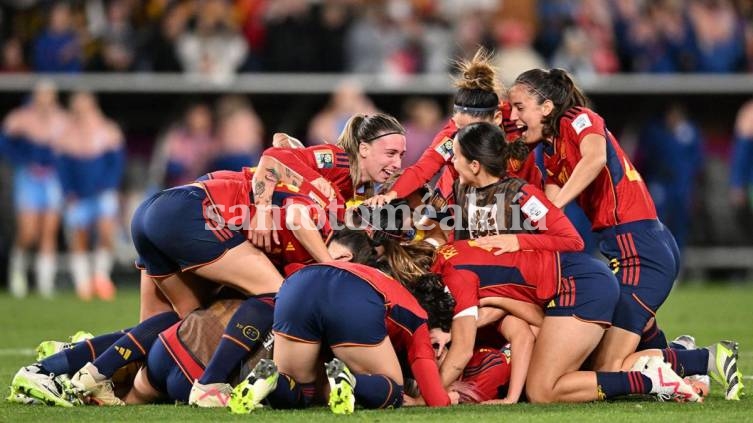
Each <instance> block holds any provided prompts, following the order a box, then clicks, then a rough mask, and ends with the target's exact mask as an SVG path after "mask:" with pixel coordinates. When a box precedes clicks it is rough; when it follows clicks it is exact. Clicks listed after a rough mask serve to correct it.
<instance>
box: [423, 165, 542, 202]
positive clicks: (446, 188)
mask: <svg viewBox="0 0 753 423" xmlns="http://www.w3.org/2000/svg"><path fill="white" fill-rule="evenodd" d="M507 176H509V177H511V178H518V179H523V180H525V181H526V182H528V183H529V184H531V185H533V186H535V187H536V188H538V189H543V188H544V176H543V175H542V174H541V169H539V167H538V166H537V165H536V157H535V156H534V154H533V153H530V154H529V155H528V156H527V157H526V159H525V161H523V162H519V161H517V160H516V161H514V162H510V163H508V164H507ZM457 179H458V173H457V171H455V167H454V166H452V165H450V166H448V167H446V168H445V169H444V170H443V171H442V174H441V175H439V180H437V184H436V187H435V188H434V190H435V195H436V196H439V197H440V198H442V199H443V200H444V203H445V204H456V203H455V195H454V193H453V192H452V188H453V185H454V184H455V180H457Z"/></svg>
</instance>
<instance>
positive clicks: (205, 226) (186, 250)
mask: <svg viewBox="0 0 753 423" xmlns="http://www.w3.org/2000/svg"><path fill="white" fill-rule="evenodd" d="M209 204H210V203H209V199H208V198H207V195H206V193H205V192H204V190H203V189H201V188H199V187H195V186H181V187H177V188H171V189H168V190H165V191H162V192H159V193H157V194H155V195H153V196H152V197H150V198H148V199H147V200H146V201H144V202H143V203H141V205H140V206H139V207H138V208H137V209H136V212H135V213H134V214H133V220H132V221H131V236H132V237H133V244H134V246H135V247H136V251H137V252H138V253H139V258H138V260H137V261H136V266H137V267H139V268H141V269H146V272H147V274H148V275H150V276H153V277H160V276H169V275H171V274H173V273H177V272H181V271H184V270H190V269H191V268H194V267H199V266H202V265H205V264H208V263H211V262H213V261H215V260H217V259H218V258H220V257H221V256H222V255H223V254H225V252H226V251H227V250H229V249H231V248H233V247H236V246H238V245H240V244H241V243H243V242H245V241H246V237H245V235H244V234H242V233H241V232H238V231H233V230H231V229H228V228H224V229H212V228H215V226H216V224H215V223H214V222H212V221H211V220H208V218H207V217H205V216H204V211H205V210H206V207H207V206H209Z"/></svg>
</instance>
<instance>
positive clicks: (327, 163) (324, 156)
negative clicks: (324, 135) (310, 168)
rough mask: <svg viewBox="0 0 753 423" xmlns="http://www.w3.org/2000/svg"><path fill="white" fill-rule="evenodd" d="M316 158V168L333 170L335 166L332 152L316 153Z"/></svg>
mask: <svg viewBox="0 0 753 423" xmlns="http://www.w3.org/2000/svg"><path fill="white" fill-rule="evenodd" d="M314 158H316V167H318V168H319V169H331V168H332V166H333V164H334V158H333V157H332V152H330V151H314Z"/></svg>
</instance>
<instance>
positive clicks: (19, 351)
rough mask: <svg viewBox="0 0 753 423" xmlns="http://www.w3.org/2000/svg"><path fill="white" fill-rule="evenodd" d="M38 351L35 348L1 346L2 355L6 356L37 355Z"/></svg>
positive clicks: (0, 353)
mask: <svg viewBox="0 0 753 423" xmlns="http://www.w3.org/2000/svg"><path fill="white" fill-rule="evenodd" d="M36 354H37V351H36V350H35V349H34V348H0V356H5V357H23V356H36Z"/></svg>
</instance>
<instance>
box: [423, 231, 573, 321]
mask: <svg viewBox="0 0 753 423" xmlns="http://www.w3.org/2000/svg"><path fill="white" fill-rule="evenodd" d="M432 271H434V272H437V273H439V274H441V275H442V276H443V277H444V276H445V275H448V280H450V281H456V280H460V281H461V282H459V283H456V285H459V286H460V288H459V289H462V290H463V294H462V295H461V296H460V298H466V296H467V297H470V295H471V293H472V291H473V287H476V286H477V287H478V290H477V296H478V298H486V297H505V298H511V299H514V300H518V301H525V302H529V303H533V304H538V305H541V306H543V305H544V303H545V302H547V301H549V300H550V299H551V298H553V297H554V296H555V295H556V294H557V292H559V283H560V260H559V253H557V252H552V251H540V250H534V251H518V252H515V253H505V254H502V255H499V256H495V255H494V252H493V250H492V249H487V248H482V247H479V246H478V245H477V244H476V242H474V241H455V242H453V243H451V244H445V245H443V246H442V247H441V248H440V249H439V250H437V258H436V261H435V263H434V267H433V269H432ZM456 289H458V288H456ZM450 291H451V292H453V291H452V288H450ZM453 295H454V292H453ZM464 301H466V302H467V303H469V302H470V301H471V300H470V299H466V300H464Z"/></svg>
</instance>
